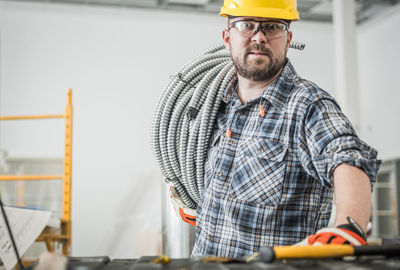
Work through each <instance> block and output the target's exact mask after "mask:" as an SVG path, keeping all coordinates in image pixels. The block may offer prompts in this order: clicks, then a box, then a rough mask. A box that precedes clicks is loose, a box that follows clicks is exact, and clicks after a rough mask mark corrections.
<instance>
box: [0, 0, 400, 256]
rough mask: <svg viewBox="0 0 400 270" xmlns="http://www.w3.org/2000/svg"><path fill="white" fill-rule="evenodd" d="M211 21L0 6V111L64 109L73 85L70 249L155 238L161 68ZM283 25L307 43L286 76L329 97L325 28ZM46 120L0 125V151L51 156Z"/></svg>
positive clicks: (94, 251)
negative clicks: (152, 132)
mask: <svg viewBox="0 0 400 270" xmlns="http://www.w3.org/2000/svg"><path fill="white" fill-rule="evenodd" d="M222 27H225V20H224V19H222V18H220V17H218V16H217V15H215V16H212V15H203V14H201V15H200V14H195V13H190V14H183V13H174V12H162V11H148V10H135V9H129V10H124V9H114V8H99V7H87V6H69V5H56V4H28V3H12V2H1V3H0V49H1V50H0V58H1V60H0V91H1V92H0V113H1V115H14V114H41V113H43V114H48V113H63V110H64V106H65V99H66V96H65V95H66V90H67V88H69V87H71V88H72V89H73V105H74V117H75V118H74V137H73V139H74V144H73V174H72V177H73V190H72V194H73V198H72V200H73V202H72V208H73V209H72V219H73V246H72V251H73V255H76V256H90V255H109V256H110V257H113V258H124V257H128V258H129V257H133V256H140V255H143V254H144V253H143V252H142V251H141V250H140V249H141V248H142V247H143V246H144V245H145V243H144V242H143V241H142V240H143V239H146V240H147V241H146V242H147V243H154V242H155V240H152V239H150V238H151V237H153V236H154V235H156V232H157V231H158V230H160V203H161V202H160V184H159V183H160V178H161V177H160V173H159V171H158V168H157V165H156V164H155V161H154V158H153V155H152V152H151V147H150V145H149V129H150V126H151V118H152V115H153V109H154V106H155V103H156V102H157V99H158V96H159V95H160V94H161V92H162V90H163V87H164V86H165V84H166V82H167V81H168V78H169V75H171V74H173V73H174V72H176V71H177V69H178V68H179V67H180V66H182V65H183V64H185V63H186V62H188V61H189V60H191V59H192V58H193V57H194V56H195V55H197V54H198V53H200V52H201V51H203V50H204V49H206V48H208V47H209V46H211V45H214V44H215V43H217V42H219V41H220V38H221V29H222ZM292 28H293V30H294V40H297V41H301V42H305V43H306V44H307V47H306V49H305V51H303V52H298V51H291V52H290V53H289V57H290V58H291V59H292V62H293V64H294V66H295V67H296V68H297V71H298V72H299V73H300V74H301V75H303V76H304V77H305V78H308V79H311V80H313V81H315V82H317V83H318V84H319V85H320V86H321V87H323V88H324V89H326V90H328V91H329V92H331V93H333V94H334V74H333V70H334V69H333V60H334V58H333V57H334V56H333V32H332V27H331V25H329V24H314V23H307V22H299V23H295V24H294V25H293V26H292ZM364 35H366V36H365V39H368V37H369V35H372V33H371V34H369V33H367V34H364ZM385 53H387V52H385ZM362 57H364V56H363V55H361V56H360V57H359V58H362ZM393 67H394V64H393ZM364 79H365V78H364ZM366 79H369V78H368V77H367V78H366ZM391 91H392V92H394V89H393V90H391ZM392 119H393V121H394V119H395V118H394V117H393V116H392ZM43 121H45V120H43ZM47 121H50V122H40V123H35V124H29V123H24V125H21V124H18V123H2V124H1V133H0V148H2V149H6V150H8V151H9V155H10V156H39V157H54V156H62V153H63V147H62V142H63V133H62V132H63V131H62V127H63V124H62V123H60V122H58V120H47ZM393 123H394V122H393ZM25 126H27V127H25ZM37 127H39V128H37ZM39 131H40V132H39ZM42 134H44V135H43V137H41V136H42ZM53 137H57V138H60V139H59V140H58V139H53ZM368 139H371V140H372V139H373V138H372V137H371V138H370V137H368ZM397 154H400V151H398V152H397ZM138 239H142V240H138ZM150 252H153V250H152V251H150ZM153 254H154V253H153Z"/></svg>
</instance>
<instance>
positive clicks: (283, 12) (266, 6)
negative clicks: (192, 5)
mask: <svg viewBox="0 0 400 270" xmlns="http://www.w3.org/2000/svg"><path fill="white" fill-rule="evenodd" d="M219 15H220V16H222V17H228V15H230V16H240V17H241V16H251V17H265V18H277V19H283V20H290V21H297V20H299V19H300V18H299V12H298V11H297V0H225V1H224V6H223V7H221V11H220V13H219Z"/></svg>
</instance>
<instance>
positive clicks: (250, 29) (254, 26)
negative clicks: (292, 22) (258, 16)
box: [228, 19, 289, 39]
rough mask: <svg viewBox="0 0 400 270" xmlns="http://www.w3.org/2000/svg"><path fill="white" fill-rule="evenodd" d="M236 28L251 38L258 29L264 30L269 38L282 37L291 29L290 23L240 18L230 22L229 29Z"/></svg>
mask: <svg viewBox="0 0 400 270" xmlns="http://www.w3.org/2000/svg"><path fill="white" fill-rule="evenodd" d="M232 28H235V29H237V30H238V31H239V33H240V34H241V35H242V36H243V37H248V38H251V37H253V36H254V35H255V34H257V32H258V31H261V32H263V34H264V35H265V36H266V37H267V39H274V38H278V37H281V36H282V35H283V33H284V32H285V31H288V30H289V25H287V24H285V23H283V22H277V21H256V20H251V19H247V20H240V21H236V22H232V23H230V24H229V28H228V30H230V29H232Z"/></svg>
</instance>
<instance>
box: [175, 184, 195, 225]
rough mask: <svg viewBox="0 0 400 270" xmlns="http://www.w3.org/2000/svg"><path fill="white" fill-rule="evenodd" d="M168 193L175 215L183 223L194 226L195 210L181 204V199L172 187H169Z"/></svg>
mask: <svg viewBox="0 0 400 270" xmlns="http://www.w3.org/2000/svg"><path fill="white" fill-rule="evenodd" d="M169 191H170V197H171V202H172V206H173V207H174V210H175V214H176V215H177V216H178V217H179V218H181V219H182V220H183V221H185V222H187V223H189V224H190V225H193V226H196V210H195V209H192V208H189V207H187V206H186V205H185V204H184V203H183V201H182V199H181V197H180V196H179V194H178V192H177V191H176V189H175V188H174V187H173V186H171V187H170V189H169Z"/></svg>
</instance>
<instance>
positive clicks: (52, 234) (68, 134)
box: [0, 89, 72, 255]
mask: <svg viewBox="0 0 400 270" xmlns="http://www.w3.org/2000/svg"><path fill="white" fill-rule="evenodd" d="M67 95H68V98H67V106H66V108H65V114H64V115H29V116H2V117H0V120H27V119H53V118H63V119H65V145H64V147H65V150H64V174H63V175H0V181H17V180H63V210H62V211H63V212H62V213H63V215H62V219H61V228H60V230H59V231H57V230H54V229H51V228H46V229H45V230H44V231H43V232H42V234H41V235H40V236H39V237H38V239H37V240H36V241H42V242H45V244H46V247H47V249H48V250H49V251H54V250H55V244H56V243H60V244H61V245H62V253H63V254H64V255H69V248H70V246H71V162H72V155H71V154H72V101H71V95H72V90H71V89H68V94H67Z"/></svg>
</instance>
